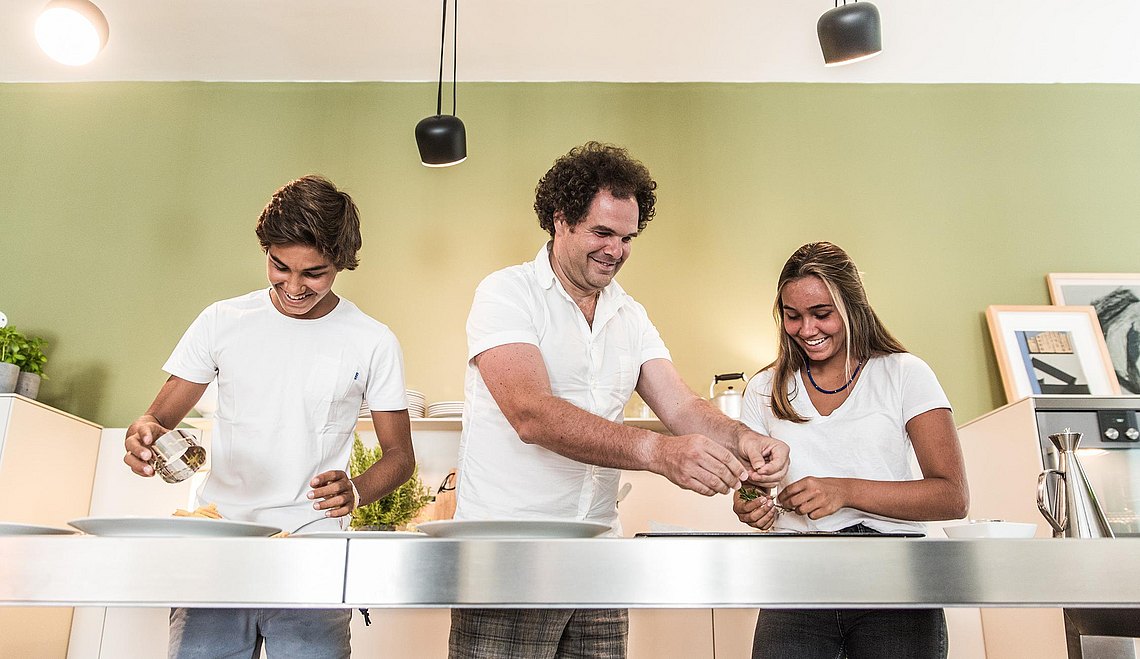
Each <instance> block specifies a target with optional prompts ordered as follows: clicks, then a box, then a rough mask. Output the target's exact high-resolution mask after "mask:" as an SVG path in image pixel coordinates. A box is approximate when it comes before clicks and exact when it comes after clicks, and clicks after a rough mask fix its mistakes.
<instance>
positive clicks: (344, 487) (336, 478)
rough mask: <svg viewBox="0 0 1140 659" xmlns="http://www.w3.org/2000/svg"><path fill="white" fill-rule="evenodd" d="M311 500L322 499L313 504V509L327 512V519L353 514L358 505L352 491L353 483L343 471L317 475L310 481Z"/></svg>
mask: <svg viewBox="0 0 1140 659" xmlns="http://www.w3.org/2000/svg"><path fill="white" fill-rule="evenodd" d="M309 487H311V488H313V490H312V491H311V492H309V498H310V499H320V501H317V502H315V503H314V504H313V508H315V509H317V510H323V511H325V517H344V516H345V515H347V514H349V513H351V512H352V509H353V507H354V506H355V505H356V496H355V495H354V494H353V491H352V481H351V480H349V478H348V474H346V473H344V472H343V471H340V470H336V471H326V472H324V473H323V474H317V475H316V476H314V477H313V480H311V481H309Z"/></svg>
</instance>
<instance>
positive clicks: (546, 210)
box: [534, 142, 657, 237]
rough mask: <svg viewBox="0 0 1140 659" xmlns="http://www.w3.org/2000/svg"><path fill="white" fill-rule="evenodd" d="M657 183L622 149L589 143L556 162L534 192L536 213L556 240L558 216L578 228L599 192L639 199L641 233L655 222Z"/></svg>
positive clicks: (638, 225) (644, 168)
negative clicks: (555, 231) (655, 191)
mask: <svg viewBox="0 0 1140 659" xmlns="http://www.w3.org/2000/svg"><path fill="white" fill-rule="evenodd" d="M656 189H657V182H656V181H654V180H653V179H652V178H651V177H650V175H649V169H647V168H646V167H645V165H643V164H641V163H640V162H639V161H637V160H635V159H634V158H633V157H631V156H630V155H629V153H628V152H627V151H626V150H625V149H623V148H622V147H620V146H614V145H613V144H602V143H600V142H587V143H585V144H583V145H582V146H579V147H575V148H573V149H571V150H570V153H568V154H566V155H564V156H562V157H561V158H559V159H558V160H556V161H555V162H554V165H553V166H552V167H551V168H550V171H548V172H546V174H545V175H544V176H543V177H542V178H541V179H539V181H538V185H537V186H536V187H535V189H534V212H535V213H537V214H538V224H539V226H541V227H542V228H543V229H545V230H546V232H547V233H549V234H550V236H551V237H554V216H555V214H556V213H558V212H561V213H562V217H563V219H565V220H566V223H567V224H569V225H570V226H574V225H576V224H578V223H579V222H581V221H582V219H583V218H585V217H586V212H587V211H588V210H589V208H590V203H591V202H593V201H594V197H595V196H596V195H597V194H598V191H599V190H608V191H609V193H610V194H612V195H613V196H614V197H616V198H618V199H629V198H631V197H632V198H634V199H636V200H637V230H638V232H641V231H642V230H643V229H645V225H646V224H648V223H649V221H650V220H652V219H653V215H654V213H655V212H656V211H655V210H654V208H653V206H654V205H655V204H656V203H657V195H656V194H654V190H656Z"/></svg>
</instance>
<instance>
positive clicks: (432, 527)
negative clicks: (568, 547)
mask: <svg viewBox="0 0 1140 659" xmlns="http://www.w3.org/2000/svg"><path fill="white" fill-rule="evenodd" d="M416 528H417V529H419V530H420V531H422V532H424V533H426V534H428V535H430V536H433V537H436V538H592V537H594V536H598V535H601V534H603V533H605V532H607V531H609V530H610V527H609V526H607V525H605V524H598V523H597V522H573V521H561V520H542V519H534V520H531V519H520V520H474V519H472V520H440V521H438V522H424V523H423V524H417V525H416Z"/></svg>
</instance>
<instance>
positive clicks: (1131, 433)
mask: <svg viewBox="0 0 1140 659" xmlns="http://www.w3.org/2000/svg"><path fill="white" fill-rule="evenodd" d="M1124 436H1125V437H1127V438H1128V439H1129V440H1131V441H1133V442H1134V441H1136V440H1137V439H1140V430H1137V429H1135V428H1129V429H1128V430H1125V431H1124Z"/></svg>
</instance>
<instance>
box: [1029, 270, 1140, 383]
mask: <svg viewBox="0 0 1140 659" xmlns="http://www.w3.org/2000/svg"><path fill="white" fill-rule="evenodd" d="M1045 279H1046V281H1047V282H1049V297H1050V298H1051V299H1052V300H1053V304H1068V305H1073V304H1088V305H1091V306H1092V308H1093V310H1094V311H1095V312H1096V317H1097V320H1099V321H1100V329H1101V331H1102V332H1103V333H1104V342H1105V344H1107V345H1108V357H1109V359H1111V360H1112V368H1113V369H1114V370H1115V371H1116V380H1117V381H1118V382H1119V383H1120V390H1121V391H1122V392H1124V393H1126V394H1140V274H1110V273H1065V272H1051V273H1049V274H1048V275H1046V277H1045Z"/></svg>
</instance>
